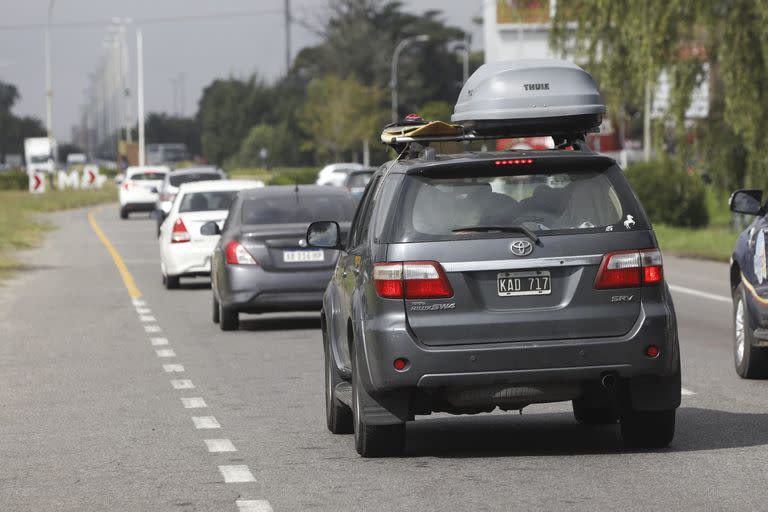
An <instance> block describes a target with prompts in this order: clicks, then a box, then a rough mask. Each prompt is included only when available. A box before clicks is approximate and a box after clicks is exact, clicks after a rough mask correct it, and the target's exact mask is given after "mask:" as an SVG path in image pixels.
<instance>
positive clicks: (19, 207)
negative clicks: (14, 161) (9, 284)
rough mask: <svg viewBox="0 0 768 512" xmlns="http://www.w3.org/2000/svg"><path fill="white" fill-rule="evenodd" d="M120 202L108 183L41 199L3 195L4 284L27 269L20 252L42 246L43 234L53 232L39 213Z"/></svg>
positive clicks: (0, 260)
mask: <svg viewBox="0 0 768 512" xmlns="http://www.w3.org/2000/svg"><path fill="white" fill-rule="evenodd" d="M116 199H117V192H116V190H115V187H114V186H113V185H111V184H109V183H107V184H106V185H105V186H104V188H102V189H100V190H62V191H58V190H53V191H49V192H46V193H44V194H40V195H33V194H30V193H29V192H26V191H16V190H4V191H0V280H2V279H5V278H8V277H9V276H10V275H11V274H12V273H13V272H14V271H17V270H21V269H23V268H24V265H23V263H22V262H21V261H19V259H18V257H17V255H16V251H18V250H22V249H30V248H32V247H36V246H37V245H39V244H40V241H41V240H42V237H43V234H44V233H45V232H46V231H50V230H51V229H53V226H52V225H51V224H50V223H47V222H41V221H40V219H38V218H37V217H36V214H38V213H45V212H52V211H56V210H67V209H71V208H82V207H85V206H91V205H95V204H100V203H107V202H111V201H115V200H116Z"/></svg>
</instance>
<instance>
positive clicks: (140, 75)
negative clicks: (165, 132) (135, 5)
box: [136, 29, 146, 165]
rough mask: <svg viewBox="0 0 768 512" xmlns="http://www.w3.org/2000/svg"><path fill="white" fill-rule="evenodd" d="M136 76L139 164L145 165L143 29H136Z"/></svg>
mask: <svg viewBox="0 0 768 512" xmlns="http://www.w3.org/2000/svg"><path fill="white" fill-rule="evenodd" d="M136 68H137V69H136V78H137V79H138V80H137V81H138V84H137V87H136V91H137V96H138V101H139V105H138V106H139V112H138V116H137V117H138V119H137V122H138V124H139V165H145V163H144V158H145V154H146V153H145V151H144V143H145V141H144V36H143V35H142V33H141V29H138V30H136Z"/></svg>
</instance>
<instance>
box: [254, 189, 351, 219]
mask: <svg viewBox="0 0 768 512" xmlns="http://www.w3.org/2000/svg"><path fill="white" fill-rule="evenodd" d="M242 212H243V213H242V220H243V224H298V223H304V222H307V223H308V222H313V221H316V220H334V221H336V222H349V221H350V220H351V219H352V214H353V213H354V211H353V205H352V201H351V199H349V198H347V197H343V196H339V195H332V196H303V197H298V198H297V197H295V196H282V197H264V198H259V199H247V200H245V201H244V202H243V208H242Z"/></svg>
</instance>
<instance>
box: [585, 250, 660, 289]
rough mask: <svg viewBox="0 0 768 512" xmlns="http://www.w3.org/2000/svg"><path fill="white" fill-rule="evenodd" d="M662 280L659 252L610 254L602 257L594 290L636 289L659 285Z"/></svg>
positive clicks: (645, 251)
mask: <svg viewBox="0 0 768 512" xmlns="http://www.w3.org/2000/svg"><path fill="white" fill-rule="evenodd" d="M663 279H664V269H663V265H662V260H661V251H659V250H658V249H644V250H642V251H621V252H612V253H608V254H606V255H605V256H603V262H602V263H601V264H600V270H598V272H597V277H596V278H595V288H597V289H598V290H606V289H611V288H637V287H639V286H651V285H655V284H658V283H660V282H661V281H662V280H663Z"/></svg>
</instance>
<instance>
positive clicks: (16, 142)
mask: <svg viewBox="0 0 768 512" xmlns="http://www.w3.org/2000/svg"><path fill="white" fill-rule="evenodd" d="M19 98H20V95H19V91H18V89H17V88H16V86H15V85H12V84H9V83H5V82H2V81H0V162H4V161H5V156H6V155H7V154H14V153H15V154H23V153H24V139H26V138H28V137H41V136H45V134H46V133H47V132H46V130H45V128H44V127H43V124H42V122H40V120H39V119H35V118H32V117H16V116H15V115H14V114H13V113H12V112H11V109H12V108H13V105H14V104H15V103H16V101H18V99H19Z"/></svg>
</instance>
